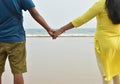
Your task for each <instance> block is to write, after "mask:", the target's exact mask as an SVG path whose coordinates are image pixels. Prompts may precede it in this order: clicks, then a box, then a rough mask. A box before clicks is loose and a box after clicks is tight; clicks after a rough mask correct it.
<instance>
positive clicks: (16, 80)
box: [0, 74, 24, 84]
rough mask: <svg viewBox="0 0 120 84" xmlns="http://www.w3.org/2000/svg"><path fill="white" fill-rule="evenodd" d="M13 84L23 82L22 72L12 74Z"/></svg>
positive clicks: (22, 83)
mask: <svg viewBox="0 0 120 84" xmlns="http://www.w3.org/2000/svg"><path fill="white" fill-rule="evenodd" d="M0 84H1V83H0ZM14 84H24V79H23V75H22V74H14Z"/></svg>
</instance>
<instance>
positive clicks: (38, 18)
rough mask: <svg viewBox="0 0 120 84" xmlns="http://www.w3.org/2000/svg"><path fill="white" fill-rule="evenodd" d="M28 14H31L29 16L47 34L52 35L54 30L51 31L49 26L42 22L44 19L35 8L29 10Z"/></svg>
mask: <svg viewBox="0 0 120 84" xmlns="http://www.w3.org/2000/svg"><path fill="white" fill-rule="evenodd" d="M29 12H30V14H31V16H32V17H33V18H34V19H35V20H36V21H37V22H38V23H39V24H40V25H42V26H43V27H44V28H45V29H46V30H47V32H48V33H49V34H50V35H51V36H52V33H53V31H54V30H52V29H51V28H50V27H49V25H48V24H47V22H46V21H45V20H44V18H43V17H42V16H41V15H40V14H39V13H38V11H37V10H36V9H35V7H33V8H30V9H29Z"/></svg>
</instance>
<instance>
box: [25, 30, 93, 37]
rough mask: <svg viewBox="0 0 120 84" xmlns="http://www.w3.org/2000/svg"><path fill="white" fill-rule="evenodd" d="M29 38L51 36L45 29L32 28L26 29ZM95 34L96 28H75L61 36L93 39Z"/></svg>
mask: <svg viewBox="0 0 120 84" xmlns="http://www.w3.org/2000/svg"><path fill="white" fill-rule="evenodd" d="M25 31H26V36H27V37H48V36H49V34H48V33H47V32H46V30H45V29H43V28H31V29H25ZM94 34H95V28H77V29H76V28H74V29H70V30H67V31H66V32H64V33H63V34H61V35H60V36H62V37H79V36H81V37H82V36H86V37H93V36H94Z"/></svg>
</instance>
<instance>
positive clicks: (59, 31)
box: [48, 28, 64, 39]
mask: <svg viewBox="0 0 120 84" xmlns="http://www.w3.org/2000/svg"><path fill="white" fill-rule="evenodd" d="M63 32H64V30H63V29H62V28H61V29H57V30H53V29H50V30H49V31H48V33H49V35H50V36H51V37H52V38H53V39H56V38H57V37H58V36H59V35H60V34H62V33H63Z"/></svg>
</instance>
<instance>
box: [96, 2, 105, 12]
mask: <svg viewBox="0 0 120 84" xmlns="http://www.w3.org/2000/svg"><path fill="white" fill-rule="evenodd" d="M94 6H95V8H97V9H99V10H100V9H103V8H105V0H98V1H96V2H95V3H94Z"/></svg>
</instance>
